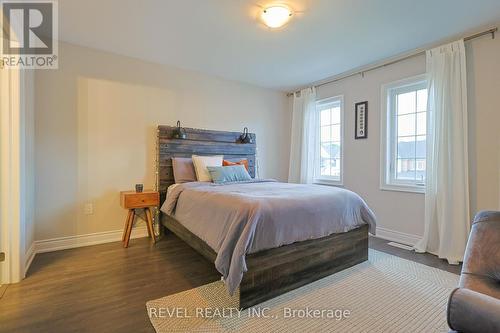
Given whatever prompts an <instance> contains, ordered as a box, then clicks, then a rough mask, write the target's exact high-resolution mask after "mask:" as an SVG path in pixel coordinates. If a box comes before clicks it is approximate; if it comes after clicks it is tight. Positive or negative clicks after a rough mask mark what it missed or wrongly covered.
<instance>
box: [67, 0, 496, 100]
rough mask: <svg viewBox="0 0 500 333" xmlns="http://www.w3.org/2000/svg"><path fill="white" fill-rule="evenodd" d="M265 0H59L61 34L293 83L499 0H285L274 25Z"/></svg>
mask: <svg viewBox="0 0 500 333" xmlns="http://www.w3.org/2000/svg"><path fill="white" fill-rule="evenodd" d="M269 2H271V3H272V0H271V1H266V0H176V1H171V0H142V1H139V0H60V1H59V17H60V20H59V35H60V39H61V40H63V41H67V42H71V43H74V44H78V45H83V46H88V47H92V48H97V49H101V50H106V51H110V52H114V53H118V54H122V55H127V56H132V57H136V58H140V59H144V60H147V61H151V62H156V63H161V64H168V65H173V66H177V67H181V68H186V69H191V70H196V71H200V72H204V73H208V74H213V75H217V76H220V77H224V78H228V79H231V80H237V81H243V82H248V83H252V84H255V85H259V86H263V87H269V88H274V89H280V90H291V89H294V88H297V87H300V86H304V85H307V84H309V83H312V82H315V81H318V80H321V79H324V78H327V77H329V76H333V75H336V74H339V73H342V72H345V71H348V70H350V69H353V68H356V67H359V66H363V65H366V64H369V63H373V62H376V61H379V60H381V59H384V58H387V57H391V56H394V55H396V54H400V53H403V52H406V51H408V50H412V49H415V48H418V47H421V46H423V45H428V44H430V43H433V42H436V41H440V40H443V39H446V38H449V37H452V36H456V35H457V34H461V33H463V32H467V31H471V30H473V29H476V28H478V27H484V26H487V25H488V24H492V23H495V22H500V1H499V0H476V1H473V0H290V1H287V0H285V1H281V3H286V4H288V5H290V6H291V7H292V8H293V9H294V10H295V11H298V13H296V15H295V16H294V17H293V19H292V21H291V22H290V23H289V24H288V25H287V26H285V27H284V28H282V29H280V30H277V31H275V30H270V29H268V28H266V27H264V26H263V25H262V24H261V23H260V22H259V21H258V20H257V18H256V17H257V16H258V12H259V6H263V5H267V4H269Z"/></svg>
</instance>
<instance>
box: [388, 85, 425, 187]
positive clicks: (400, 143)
mask: <svg viewBox="0 0 500 333" xmlns="http://www.w3.org/2000/svg"><path fill="white" fill-rule="evenodd" d="M407 88H410V91H407V90H408V89H405V90H404V91H402V92H401V93H396V94H395V112H394V114H393V117H394V118H395V119H394V124H395V130H396V132H395V139H396V140H397V147H396V154H395V156H394V158H395V161H394V164H395V166H396V167H395V170H394V171H395V174H394V177H395V179H396V180H403V181H410V182H413V183H415V184H419V183H420V184H424V183H425V162H426V161H425V154H426V135H427V119H426V118H427V89H426V88H423V87H422V86H421V85H416V86H413V87H407Z"/></svg>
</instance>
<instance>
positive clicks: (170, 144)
mask: <svg viewBox="0 0 500 333" xmlns="http://www.w3.org/2000/svg"><path fill="white" fill-rule="evenodd" d="M176 129H177V127H175V126H158V131H157V133H158V137H157V154H158V156H157V174H158V177H157V188H158V191H159V192H160V200H161V203H163V201H164V200H165V195H166V191H167V188H168V186H170V185H172V184H173V183H174V174H173V170H172V157H191V156H192V155H223V156H224V159H226V160H229V161H239V160H241V159H247V160H248V169H249V170H248V172H249V173H250V176H252V177H255V164H256V162H255V154H256V143H255V142H256V136H255V134H254V133H249V135H250V136H251V138H252V141H253V143H247V144H243V143H240V142H239V138H240V135H241V132H226V131H212V130H205V129H197V128H184V130H185V133H186V136H187V137H186V139H174V138H173V136H174V131H175V130H176Z"/></svg>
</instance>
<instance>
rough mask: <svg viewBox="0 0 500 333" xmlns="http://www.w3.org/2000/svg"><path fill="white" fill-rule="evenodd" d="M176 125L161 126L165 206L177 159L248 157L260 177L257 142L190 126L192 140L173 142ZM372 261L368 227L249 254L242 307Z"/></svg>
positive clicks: (209, 254)
mask: <svg viewBox="0 0 500 333" xmlns="http://www.w3.org/2000/svg"><path fill="white" fill-rule="evenodd" d="M175 129H176V128H175V127H171V126H158V138H157V153H158V154H157V155H158V156H157V158H158V159H157V167H158V169H157V175H158V177H157V186H158V191H159V192H160V204H162V203H163V201H164V200H165V196H166V190H167V188H168V186H170V185H171V184H173V183H174V177H173V171H172V160H171V159H172V157H191V155H224V159H228V160H232V161H237V160H241V159H242V158H246V159H247V160H248V162H249V173H250V175H251V176H252V177H255V168H256V144H255V142H256V141H255V139H256V137H255V134H253V133H250V135H251V136H252V138H253V143H252V144H242V143H239V140H238V139H239V136H240V135H241V132H222V131H211V130H200V129H192V128H185V131H186V134H187V139H182V140H181V139H173V134H174V131H175ZM161 215H162V216H161V219H160V221H161V224H162V225H163V226H165V227H166V228H167V229H168V230H170V231H171V232H173V233H174V234H176V235H177V236H178V237H179V238H181V239H182V240H183V241H184V242H186V243H187V244H188V245H190V246H191V247H192V248H193V249H195V250H196V251H197V252H199V253H200V254H201V255H203V256H204V257H205V258H206V259H208V260H209V261H210V262H212V263H213V262H215V258H216V256H217V254H216V253H215V251H214V250H213V249H212V248H210V247H209V246H208V245H207V244H206V243H205V242H204V241H203V240H201V239H200V238H199V237H198V236H196V235H195V234H193V233H192V232H190V231H189V230H188V229H186V228H185V227H184V226H183V225H182V224H181V223H179V222H178V221H177V220H175V219H174V218H173V217H171V216H168V215H166V214H161ZM366 260H368V226H367V225H364V226H362V227H360V228H357V229H354V230H351V231H349V232H346V233H339V234H333V235H330V236H327V237H323V238H319V239H313V240H307V241H302V242H296V243H293V244H290V245H284V246H281V247H278V248H274V249H269V250H264V251H260V252H257V253H252V254H249V255H247V256H246V264H247V268H248V271H247V272H246V273H245V274H244V275H243V280H242V281H241V284H240V289H239V290H240V291H239V292H240V308H243V309H245V308H248V307H251V306H253V305H256V304H259V303H261V302H264V301H266V300H268V299H271V298H274V297H276V296H279V295H281V294H284V293H286V292H288V291H290V290H293V289H296V288H299V287H301V286H303V285H305V284H308V283H310V282H313V281H316V280H318V279H321V278H323V277H325V276H328V275H330V274H333V273H335V272H338V271H341V270H343V269H346V268H349V267H351V266H354V265H356V264H359V263H361V262H363V261H366Z"/></svg>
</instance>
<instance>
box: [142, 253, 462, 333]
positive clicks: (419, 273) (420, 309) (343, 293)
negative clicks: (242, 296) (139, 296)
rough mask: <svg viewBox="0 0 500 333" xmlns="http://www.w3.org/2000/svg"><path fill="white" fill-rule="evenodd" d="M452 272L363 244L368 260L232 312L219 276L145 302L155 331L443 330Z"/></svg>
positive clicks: (235, 303) (454, 277)
mask: <svg viewBox="0 0 500 333" xmlns="http://www.w3.org/2000/svg"><path fill="white" fill-rule="evenodd" d="M458 279H459V276H458V275H455V274H452V273H448V272H445V271H442V270H439V269H436V268H432V267H428V266H425V265H422V264H418V263H415V262H413V261H409V260H405V259H401V258H399V257H396V256H392V255H389V254H386V253H382V252H378V251H375V250H370V253H369V261H367V262H364V263H362V264H359V265H356V266H354V267H351V268H349V269H346V270H344V271H342V272H339V273H336V274H333V275H330V276H328V277H326V278H323V279H321V280H318V281H316V282H313V283H311V284H308V285H306V286H303V287H301V288H299V289H296V290H293V291H291V292H289V293H286V294H284V295H281V296H279V297H276V298H274V299H272V300H269V301H266V302H264V303H261V304H260V305H257V306H255V307H253V308H251V309H250V310H243V311H242V312H238V310H237V308H238V299H237V298H236V297H230V296H229V295H228V294H227V292H226V290H225V287H224V285H223V283H222V282H221V281H218V282H214V283H211V284H207V285H204V286H201V287H199V288H195V289H191V290H187V291H184V292H181V293H178V294H174V295H170V296H167V297H163V298H160V299H157V300H154V301H149V302H148V303H147V305H146V307H147V310H148V315H149V317H150V319H151V323H152V324H153V326H154V328H155V329H156V331H157V332H158V333H160V332H162V333H163V332H306V333H307V332H384V333H387V332H425V333H430V332H447V331H448V326H447V323H446V304H447V300H448V296H449V294H450V292H451V291H452V289H453V288H454V287H455V286H456V285H457V283H458Z"/></svg>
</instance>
